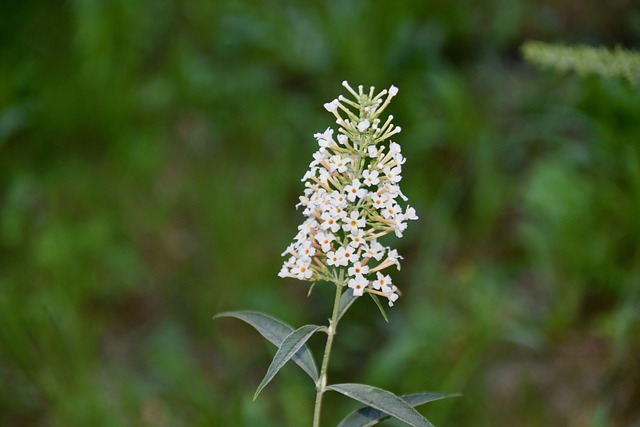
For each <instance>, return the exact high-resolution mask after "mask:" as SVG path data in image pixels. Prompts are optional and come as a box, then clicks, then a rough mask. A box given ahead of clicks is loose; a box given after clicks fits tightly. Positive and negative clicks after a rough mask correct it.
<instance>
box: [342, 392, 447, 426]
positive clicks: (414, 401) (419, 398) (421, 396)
mask: <svg viewBox="0 0 640 427" xmlns="http://www.w3.org/2000/svg"><path fill="white" fill-rule="evenodd" d="M454 396H459V395H458V394H448V393H413V394H406V395H404V396H400V398H401V399H402V400H404V401H405V402H407V403H408V404H409V405H411V406H413V407H416V406H418V405H423V404H425V403H429V402H433V401H434V400H440V399H446V398H447V397H454ZM386 418H389V414H387V413H386V412H382V411H380V410H378V409H375V408H372V407H371V406H365V407H364V408H360V409H358V410H356V411H353V412H352V413H350V414H349V415H347V416H346V417H345V418H344V419H343V420H342V422H341V423H340V424H338V427H370V426H373V425H376V424H378V423H379V422H380V421H382V420H385V419H386Z"/></svg>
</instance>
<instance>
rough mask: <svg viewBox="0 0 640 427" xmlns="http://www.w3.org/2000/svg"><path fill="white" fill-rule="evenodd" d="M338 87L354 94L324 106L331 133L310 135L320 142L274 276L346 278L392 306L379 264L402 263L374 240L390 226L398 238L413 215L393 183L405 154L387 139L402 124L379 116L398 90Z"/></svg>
mask: <svg viewBox="0 0 640 427" xmlns="http://www.w3.org/2000/svg"><path fill="white" fill-rule="evenodd" d="M343 86H344V87H345V88H346V89H347V90H348V91H349V92H350V94H351V95H352V96H353V97H354V98H355V100H350V99H347V98H345V97H344V96H342V95H341V96H339V97H338V99H335V100H333V101H331V102H329V103H326V104H325V105H324V106H325V108H326V109H327V110H328V111H329V112H331V113H333V114H334V116H335V117H336V123H337V124H338V126H339V129H338V133H337V135H336V137H335V138H334V131H333V129H331V128H328V129H327V130H326V131H325V132H323V133H317V134H315V135H314V136H315V138H316V140H317V141H318V145H319V148H318V151H316V152H315V153H314V155H313V161H312V162H311V164H310V165H309V171H308V172H307V173H306V174H305V175H304V177H303V178H302V181H303V182H304V183H305V190H304V195H303V196H301V197H300V203H299V204H298V205H297V207H300V206H302V207H303V208H304V211H303V213H304V215H305V217H306V219H305V221H304V222H303V223H302V224H301V225H300V226H298V230H299V232H298V234H297V235H296V237H295V239H294V242H293V243H292V244H291V245H289V247H288V248H287V249H286V250H285V252H284V253H283V254H282V255H283V256H288V259H287V261H285V263H284V265H283V266H282V269H281V270H280V273H279V276H280V277H294V278H297V279H300V280H308V281H315V280H327V281H331V282H335V283H339V284H343V285H344V284H346V285H348V286H349V287H350V288H351V289H353V294H354V295H355V296H360V295H363V293H364V292H369V293H372V294H376V295H380V296H383V297H386V298H387V299H388V301H389V305H390V306H392V305H393V303H394V302H395V301H396V300H397V299H398V289H397V288H396V286H394V285H393V283H392V281H391V277H389V276H388V275H385V274H384V273H383V270H385V269H386V268H387V267H390V266H392V265H395V266H396V267H397V268H398V269H400V261H399V260H400V259H402V257H401V256H399V255H398V252H397V251H396V250H395V249H393V250H392V249H391V248H389V247H385V246H383V245H382V244H381V243H379V241H378V239H379V238H380V237H382V236H384V235H386V234H388V233H391V232H394V233H395V234H396V235H397V236H398V237H401V236H402V233H403V231H404V230H405V229H406V227H407V220H415V219H417V216H416V212H415V209H413V208H412V207H410V206H407V208H406V209H403V208H402V207H401V206H400V205H399V204H398V199H399V198H400V199H402V200H404V201H406V200H407V198H406V197H405V196H404V194H402V192H401V191H400V187H399V182H400V180H401V179H402V176H401V172H402V164H404V162H405V158H404V157H403V156H402V153H401V150H400V146H399V145H398V144H397V143H395V142H392V141H389V142H388V143H387V142H386V141H387V140H388V139H389V138H390V137H391V136H392V135H395V134H396V133H398V132H400V127H398V126H394V125H393V124H392V123H391V120H392V119H393V116H391V115H390V116H388V117H387V119H386V120H385V121H384V122H383V121H382V120H381V119H380V114H381V113H382V112H383V111H384V109H385V108H386V107H387V105H389V102H390V101H391V99H392V98H393V97H394V96H395V95H396V94H397V93H398V89H397V88H396V87H395V86H391V87H390V88H389V90H386V89H385V90H383V91H382V92H380V93H378V94H377V95H375V96H374V88H373V87H371V89H370V91H369V92H368V93H365V92H364V91H363V88H362V86H359V87H358V92H356V91H355V90H353V89H352V88H351V86H349V84H348V83H347V82H343ZM345 270H346V274H347V277H346V279H345V278H344V272H345Z"/></svg>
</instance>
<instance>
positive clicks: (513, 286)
mask: <svg viewBox="0 0 640 427" xmlns="http://www.w3.org/2000/svg"><path fill="white" fill-rule="evenodd" d="M632 3H633V2H632V1H617V2H610V3H607V5H608V6H603V3H601V2H597V1H595V0H594V1H590V2H569V1H561V0H554V1H552V0H549V1H546V2H525V1H518V0H487V1H481V2H454V1H448V2H441V1H438V2H435V1H434V2H427V1H425V2H422V1H413V2H411V1H400V2H393V6H392V5H391V3H390V2H365V1H357V0H352V1H342V2H337V1H336V2H330V1H305V2H292V1H265V2H257V1H256V2H251V1H249V0H244V1H240V0H238V1H222V0H211V1H207V2H205V1H202V2H195V1H189V0H187V1H165V0H158V1H152V2H136V1H132V0H113V1H97V0H85V1H76V2H68V3H65V2H60V1H51V2H39V1H35V0H27V1H7V2H2V5H1V6H0V315H1V316H2V319H1V322H0V384H2V386H1V387H0V424H1V425H7V426H17V425H25V426H27V425H28V426H32V425H33V426H38V425H42V426H72V427H75V426H83V427H84V426H231V427H235V426H251V427H257V426H261V427H262V426H267V427H269V426H305V425H310V424H311V413H312V408H313V396H314V390H312V388H311V387H310V383H309V382H308V379H307V378H306V376H305V374H304V373H303V372H301V371H300V370H299V369H298V368H297V367H295V366H292V367H285V368H284V369H283V371H282V372H281V373H280V375H279V376H278V378H277V379H276V380H275V381H273V383H272V384H269V386H268V387H267V388H266V389H265V391H264V392H263V394H261V396H260V397H259V399H258V400H257V401H256V402H251V396H252V394H253V390H255V387H256V386H257V384H258V383H259V381H260V378H261V377H262V376H263V375H264V372H265V369H266V366H268V363H269V360H270V358H271V357H272V355H273V352H274V351H275V348H273V347H272V346H270V345H269V344H266V343H264V341H263V340H262V338H261V337H259V336H258V334H257V333H255V331H253V330H252V329H251V328H250V327H248V326H246V325H245V324H243V323H242V322H235V321H233V320H226V319H220V320H216V321H215V322H214V321H213V320H211V316H212V315H213V314H214V313H216V312H220V311H223V310H236V309H254V310H261V311H265V312H268V313H271V314H273V315H275V316H277V317H279V318H281V319H285V320H287V321H288V322H289V323H290V324H292V325H301V324H306V323H314V322H320V323H321V322H324V321H325V319H326V318H327V317H328V316H329V315H330V306H331V300H332V297H331V295H332V293H331V292H332V290H330V289H329V290H328V292H325V291H327V289H323V287H322V286H317V287H316V291H315V292H314V293H313V295H312V296H311V297H310V298H309V299H307V297H306V292H307V286H306V285H305V284H303V283H302V282H298V281H289V280H282V279H280V278H278V277H277V276H276V274H277V272H278V271H279V268H280V263H281V258H280V252H281V251H282V250H284V248H285V247H286V245H287V244H288V243H289V242H290V240H291V238H292V237H293V235H294V234H295V231H296V229H295V227H296V226H297V225H298V223H299V222H300V219H301V214H300V213H299V212H296V211H295V210H294V204H295V203H296V201H297V197H298V195H299V194H300V193H301V191H302V186H301V183H300V181H299V179H300V178H301V177H302V175H303V173H304V171H305V170H306V167H307V164H308V162H309V161H310V155H311V153H312V152H313V151H314V148H315V147H314V144H315V141H314V139H313V137H312V134H313V133H314V132H319V131H323V130H324V129H326V127H328V126H333V125H334V123H333V119H332V117H331V115H330V114H328V113H327V112H326V111H325V110H324V109H323V108H322V104H323V103H324V102H327V101H330V100H331V99H333V98H334V97H335V96H336V95H337V94H339V93H342V92H343V90H342V87H340V82H341V81H342V80H344V79H347V80H349V81H350V82H351V83H353V84H359V83H362V84H365V85H375V86H376V87H377V88H380V89H381V88H384V87H388V86H389V85H391V84H395V85H396V86H398V87H399V88H400V93H399V95H398V97H397V98H396V99H395V100H394V102H393V104H392V107H391V110H390V112H391V113H392V114H394V116H395V117H396V120H395V123H396V124H398V125H400V126H402V128H403V129H404V131H403V132H402V133H401V134H400V135H398V137H397V138H395V139H396V141H398V142H399V143H400V144H402V146H403V153H404V154H405V155H406V157H407V158H408V161H407V163H406V164H405V166H404V180H403V182H402V186H403V189H404V191H405V193H406V194H407V195H408V196H409V198H410V200H411V202H412V205H414V206H415V207H416V209H417V211H418V214H419V215H420V217H421V218H420V220H419V221H417V222H414V223H412V224H410V227H409V230H408V232H407V233H406V237H405V238H404V239H403V240H402V241H401V242H400V243H399V245H400V246H399V247H398V249H399V251H400V253H401V254H403V255H404V256H405V260H404V263H403V269H402V271H400V272H398V273H396V274H394V280H395V282H396V284H398V286H399V287H400V288H401V289H402V290H403V297H402V298H401V299H400V300H399V301H398V304H396V306H395V307H394V308H392V309H390V310H389V317H390V322H389V324H386V323H385V322H384V321H383V320H382V319H381V317H380V315H379V314H378V312H377V309H376V308H375V306H373V305H372V304H371V301H369V300H368V299H363V300H362V301H357V302H356V304H355V306H354V307H353V308H352V310H351V311H350V312H349V313H348V315H347V316H345V318H344V319H343V321H342V324H341V330H340V333H339V334H338V336H337V339H336V347H335V353H334V356H333V359H332V372H331V373H330V375H331V378H330V379H331V382H334V383H337V382H361V383H368V384H372V385H375V386H378V387H381V388H385V389H392V390H394V391H396V392H397V393H398V394H405V393H411V392H414V391H417V390H433V391H442V392H458V391H459V392H462V393H463V394H464V396H463V397H460V398H456V399H448V400H445V401H442V402H434V403H431V404H428V405H425V406H424V407H421V409H420V410H421V411H422V412H423V413H425V414H426V415H427V416H428V418H429V419H430V420H431V421H432V422H433V423H434V424H435V425H437V426H439V427H444V426H524V427H527V426H541V425H553V426H562V425H566V426H629V425H639V424H638V422H639V420H640V409H639V408H640V358H639V357H638V354H640V87H638V86H636V87H633V86H631V85H629V84H628V83H627V82H626V81H624V80H622V79H619V80H618V79H612V80H603V79H601V78H597V77H585V78H581V77H578V76H575V75H561V74H556V73H553V72H542V71H538V70H536V69H534V68H533V67H531V66H529V65H527V64H525V63H523V61H522V60H521V58H520V57H519V54H518V47H519V45H520V44H521V43H522V42H523V41H524V40H525V39H528V38H537V39H541V40H544V41H558V42H564V43H591V44H596V45H597V44H604V45H608V46H615V45H616V44H621V45H623V46H625V47H628V48H636V49H637V48H638V47H639V46H640V13H639V12H638V8H637V7H635V8H634V7H632ZM607 8H608V9H607ZM327 288H328V287H327ZM320 341H321V340H320ZM321 344H322V342H317V343H315V342H314V341H313V340H312V341H311V343H310V345H311V347H312V349H313V350H314V352H315V353H316V354H320V353H321V348H314V345H315V346H316V347H317V346H318V345H320V346H321ZM325 405H326V408H327V412H326V416H325V421H327V424H326V425H331V421H335V420H339V419H341V418H342V417H343V416H344V415H346V414H347V413H348V412H350V411H351V410H352V409H353V408H354V406H353V403H351V402H350V401H349V399H346V398H343V397H342V396H340V395H337V394H329V395H327V399H326V403H325ZM634 423H635V424H634ZM388 425H394V424H392V423H388Z"/></svg>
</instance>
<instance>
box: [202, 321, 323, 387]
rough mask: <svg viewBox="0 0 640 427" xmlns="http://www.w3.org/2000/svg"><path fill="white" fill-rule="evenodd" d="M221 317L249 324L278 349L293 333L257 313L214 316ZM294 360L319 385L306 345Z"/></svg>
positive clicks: (313, 362) (280, 323)
mask: <svg viewBox="0 0 640 427" xmlns="http://www.w3.org/2000/svg"><path fill="white" fill-rule="evenodd" d="M219 317H235V318H236V319H240V320H243V321H245V322H247V323H248V324H250V325H251V326H253V327H254V328H255V329H256V330H257V331H258V332H259V333H260V335H262V336H263V337H265V338H266V339H267V340H268V341H269V342H270V343H272V344H273V345H275V346H276V347H280V346H281V345H282V342H283V341H284V339H285V338H286V337H287V336H289V335H290V334H291V332H293V328H292V327H291V326H289V325H287V324H286V323H284V322H282V321H280V320H278V319H275V318H273V317H271V316H269V315H267V314H264V313H260V312H257V311H227V312H225V313H220V314H216V315H215V316H213V318H214V319H217V318H219ZM292 360H293V361H294V362H296V363H297V364H298V366H300V367H301V368H302V369H303V370H304V371H305V372H306V373H307V374H308V375H309V376H310V377H311V379H312V380H313V382H314V383H315V384H317V383H318V377H319V376H318V368H317V367H316V362H315V360H314V359H313V356H312V354H311V351H310V350H309V348H308V347H307V346H306V345H304V346H302V347H301V348H300V350H298V352H297V353H296V354H295V355H294V356H293V357H292Z"/></svg>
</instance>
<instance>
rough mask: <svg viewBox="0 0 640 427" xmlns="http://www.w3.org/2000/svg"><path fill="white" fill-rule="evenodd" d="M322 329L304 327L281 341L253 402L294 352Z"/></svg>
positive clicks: (315, 326) (311, 326)
mask: <svg viewBox="0 0 640 427" xmlns="http://www.w3.org/2000/svg"><path fill="white" fill-rule="evenodd" d="M323 328H325V326H317V325H304V326H302V327H300V328H298V329H296V330H295V331H293V332H291V333H290V334H289V335H288V336H287V337H286V338H285V339H284V341H282V344H280V348H279V349H278V351H277V352H276V355H275V356H273V360H272V361H271V365H269V369H267V373H266V375H265V376H264V378H263V379H262V382H261V383H260V385H259V386H258V389H257V390H256V392H255V394H254V395H253V400H255V399H256V397H258V394H260V392H261V391H262V389H263V388H264V387H265V386H266V385H267V384H269V382H270V381H271V380H272V379H273V377H274V376H275V375H276V374H277V373H278V371H279V370H280V368H282V367H283V366H284V364H285V363H287V362H288V361H289V359H291V358H292V357H293V356H294V355H295V354H296V352H297V351H298V350H299V349H300V348H301V347H302V346H303V345H304V344H305V343H306V342H307V340H308V339H309V337H311V335H313V334H314V333H315V332H317V331H318V330H320V329H323Z"/></svg>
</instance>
